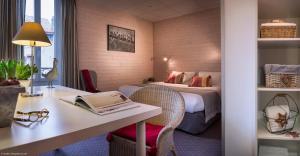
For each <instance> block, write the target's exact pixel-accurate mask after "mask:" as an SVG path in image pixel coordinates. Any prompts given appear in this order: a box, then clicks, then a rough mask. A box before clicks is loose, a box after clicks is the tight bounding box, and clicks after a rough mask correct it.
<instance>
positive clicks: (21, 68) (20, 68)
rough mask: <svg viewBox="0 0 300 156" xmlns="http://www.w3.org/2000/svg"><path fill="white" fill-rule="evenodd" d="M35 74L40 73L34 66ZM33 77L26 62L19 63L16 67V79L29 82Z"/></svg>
mask: <svg viewBox="0 0 300 156" xmlns="http://www.w3.org/2000/svg"><path fill="white" fill-rule="evenodd" d="M33 73H38V68H37V66H36V65H33ZM30 76H31V66H30V65H29V64H25V63H24V61H18V63H17V66H16V78H17V79H18V80H27V79H28V78H29V77H30Z"/></svg>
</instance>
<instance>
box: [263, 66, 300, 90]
mask: <svg viewBox="0 0 300 156" xmlns="http://www.w3.org/2000/svg"><path fill="white" fill-rule="evenodd" d="M264 70H265V81H266V87H268V88H300V65H280V64H266V65H265V69H264Z"/></svg>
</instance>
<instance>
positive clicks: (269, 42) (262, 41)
mask: <svg viewBox="0 0 300 156" xmlns="http://www.w3.org/2000/svg"><path fill="white" fill-rule="evenodd" d="M257 41H258V46H259V47H260V48H264V47H300V38H258V39H257Z"/></svg>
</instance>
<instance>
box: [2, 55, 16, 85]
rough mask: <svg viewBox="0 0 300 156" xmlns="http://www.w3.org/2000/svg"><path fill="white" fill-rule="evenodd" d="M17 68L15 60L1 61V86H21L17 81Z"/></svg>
mask: <svg viewBox="0 0 300 156" xmlns="http://www.w3.org/2000/svg"><path fill="white" fill-rule="evenodd" d="M16 66H17V61H15V60H1V61H0V86H9V85H19V84H20V83H19V81H18V80H16V77H15V74H16Z"/></svg>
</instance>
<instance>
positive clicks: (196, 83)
mask: <svg viewBox="0 0 300 156" xmlns="http://www.w3.org/2000/svg"><path fill="white" fill-rule="evenodd" d="M210 81H211V76H210V75H209V76H203V77H200V76H194V77H193V79H192V82H191V83H190V84H189V87H210V86H211V85H210V84H211V83H210Z"/></svg>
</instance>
